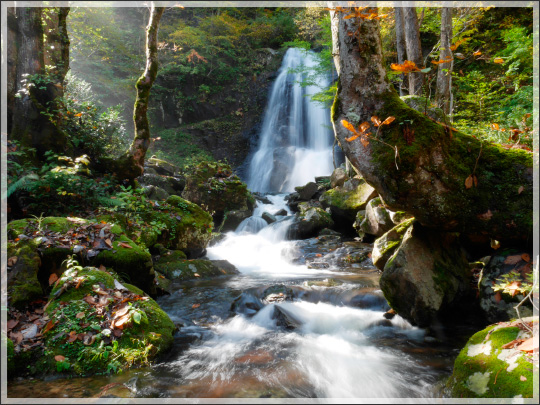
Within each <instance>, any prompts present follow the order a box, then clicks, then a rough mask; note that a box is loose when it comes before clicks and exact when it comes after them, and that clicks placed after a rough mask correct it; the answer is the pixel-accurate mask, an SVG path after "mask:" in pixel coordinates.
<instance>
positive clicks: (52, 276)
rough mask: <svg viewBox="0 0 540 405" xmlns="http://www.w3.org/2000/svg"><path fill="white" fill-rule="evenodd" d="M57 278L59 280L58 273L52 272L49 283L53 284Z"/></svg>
mask: <svg viewBox="0 0 540 405" xmlns="http://www.w3.org/2000/svg"><path fill="white" fill-rule="evenodd" d="M57 280H58V276H57V275H56V273H52V274H51V275H50V276H49V285H53V284H54V283H55V282H56V281H57Z"/></svg>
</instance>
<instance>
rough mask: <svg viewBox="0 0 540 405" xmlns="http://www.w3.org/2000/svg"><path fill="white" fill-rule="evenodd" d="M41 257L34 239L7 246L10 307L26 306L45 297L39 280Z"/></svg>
mask: <svg viewBox="0 0 540 405" xmlns="http://www.w3.org/2000/svg"><path fill="white" fill-rule="evenodd" d="M40 265H41V258H40V256H39V254H38V251H37V243H36V242H35V241H34V239H22V240H19V241H18V242H16V243H14V244H12V243H8V248H7V297H8V305H9V306H10V307H16V308H24V307H25V306H26V305H27V304H28V303H29V302H32V301H34V300H37V299H39V298H42V297H43V289H42V288H41V284H40V282H39V280H38V271H39V267H40Z"/></svg>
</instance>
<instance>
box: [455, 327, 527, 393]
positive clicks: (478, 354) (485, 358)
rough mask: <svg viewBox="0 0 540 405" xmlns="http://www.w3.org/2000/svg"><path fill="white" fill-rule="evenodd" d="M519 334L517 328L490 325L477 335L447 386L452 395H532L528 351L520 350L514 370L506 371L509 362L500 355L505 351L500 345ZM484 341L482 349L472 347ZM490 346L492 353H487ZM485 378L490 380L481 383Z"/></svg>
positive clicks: (460, 356) (456, 365)
mask: <svg viewBox="0 0 540 405" xmlns="http://www.w3.org/2000/svg"><path fill="white" fill-rule="evenodd" d="M490 332H491V333H490ZM518 333H519V329H518V328H516V327H504V326H503V327H501V326H500V325H491V326H489V327H487V328H486V329H484V330H482V331H480V332H478V333H476V334H474V335H473V336H472V337H471V338H470V339H469V341H468V342H467V345H466V346H465V347H464V348H463V350H461V352H460V354H459V355H458V357H457V359H456V361H455V364H454V372H453V374H452V377H451V378H450V379H449V380H448V383H447V387H448V388H449V389H450V390H451V394H452V397H454V398H512V397H515V396H516V395H522V396H523V397H524V398H531V397H532V396H533V373H532V368H533V365H532V363H530V362H529V361H527V354H526V353H525V352H519V351H518V352H517V354H518V358H517V361H516V364H517V367H516V368H514V369H513V370H511V371H507V369H508V368H509V363H508V362H506V361H504V360H501V359H499V358H498V356H499V357H501V351H502V350H503V349H501V346H503V345H504V344H506V343H509V342H511V341H512V340H514V339H516V337H517V336H518ZM488 334H489V336H488ZM481 344H484V346H483V347H480V348H481V349H483V350H476V351H475V350H470V349H471V346H473V345H481ZM489 345H491V346H489ZM490 348H491V350H490V351H489V354H485V351H488V350H489V349H490ZM506 350H508V349H506ZM469 353H470V354H471V356H469ZM482 380H487V381H483V382H484V384H482Z"/></svg>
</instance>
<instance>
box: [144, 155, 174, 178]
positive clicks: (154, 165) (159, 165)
mask: <svg viewBox="0 0 540 405" xmlns="http://www.w3.org/2000/svg"><path fill="white" fill-rule="evenodd" d="M144 167H145V169H152V170H155V171H156V172H157V173H158V174H161V175H164V176H176V175H178V174H179V173H180V168H178V166H175V165H173V164H172V163H170V162H167V161H165V160H162V159H158V158H157V157H155V156H152V157H150V158H149V159H148V160H147V161H146V162H145V165H144Z"/></svg>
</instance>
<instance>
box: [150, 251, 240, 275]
mask: <svg viewBox="0 0 540 405" xmlns="http://www.w3.org/2000/svg"><path fill="white" fill-rule="evenodd" d="M156 268H157V269H158V271H159V272H161V273H163V275H164V276H165V277H167V278H168V279H170V280H173V281H174V280H179V281H183V280H190V279H195V278H211V277H218V276H224V275H234V274H238V273H239V272H238V270H237V269H236V267H234V266H233V265H232V264H231V263H229V262H228V261H226V260H203V259H195V260H186V259H182V258H181V257H179V256H178V255H176V254H175V253H174V252H173V253H172V254H171V255H165V256H162V257H161V258H160V260H159V261H158V262H157V263H156Z"/></svg>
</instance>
